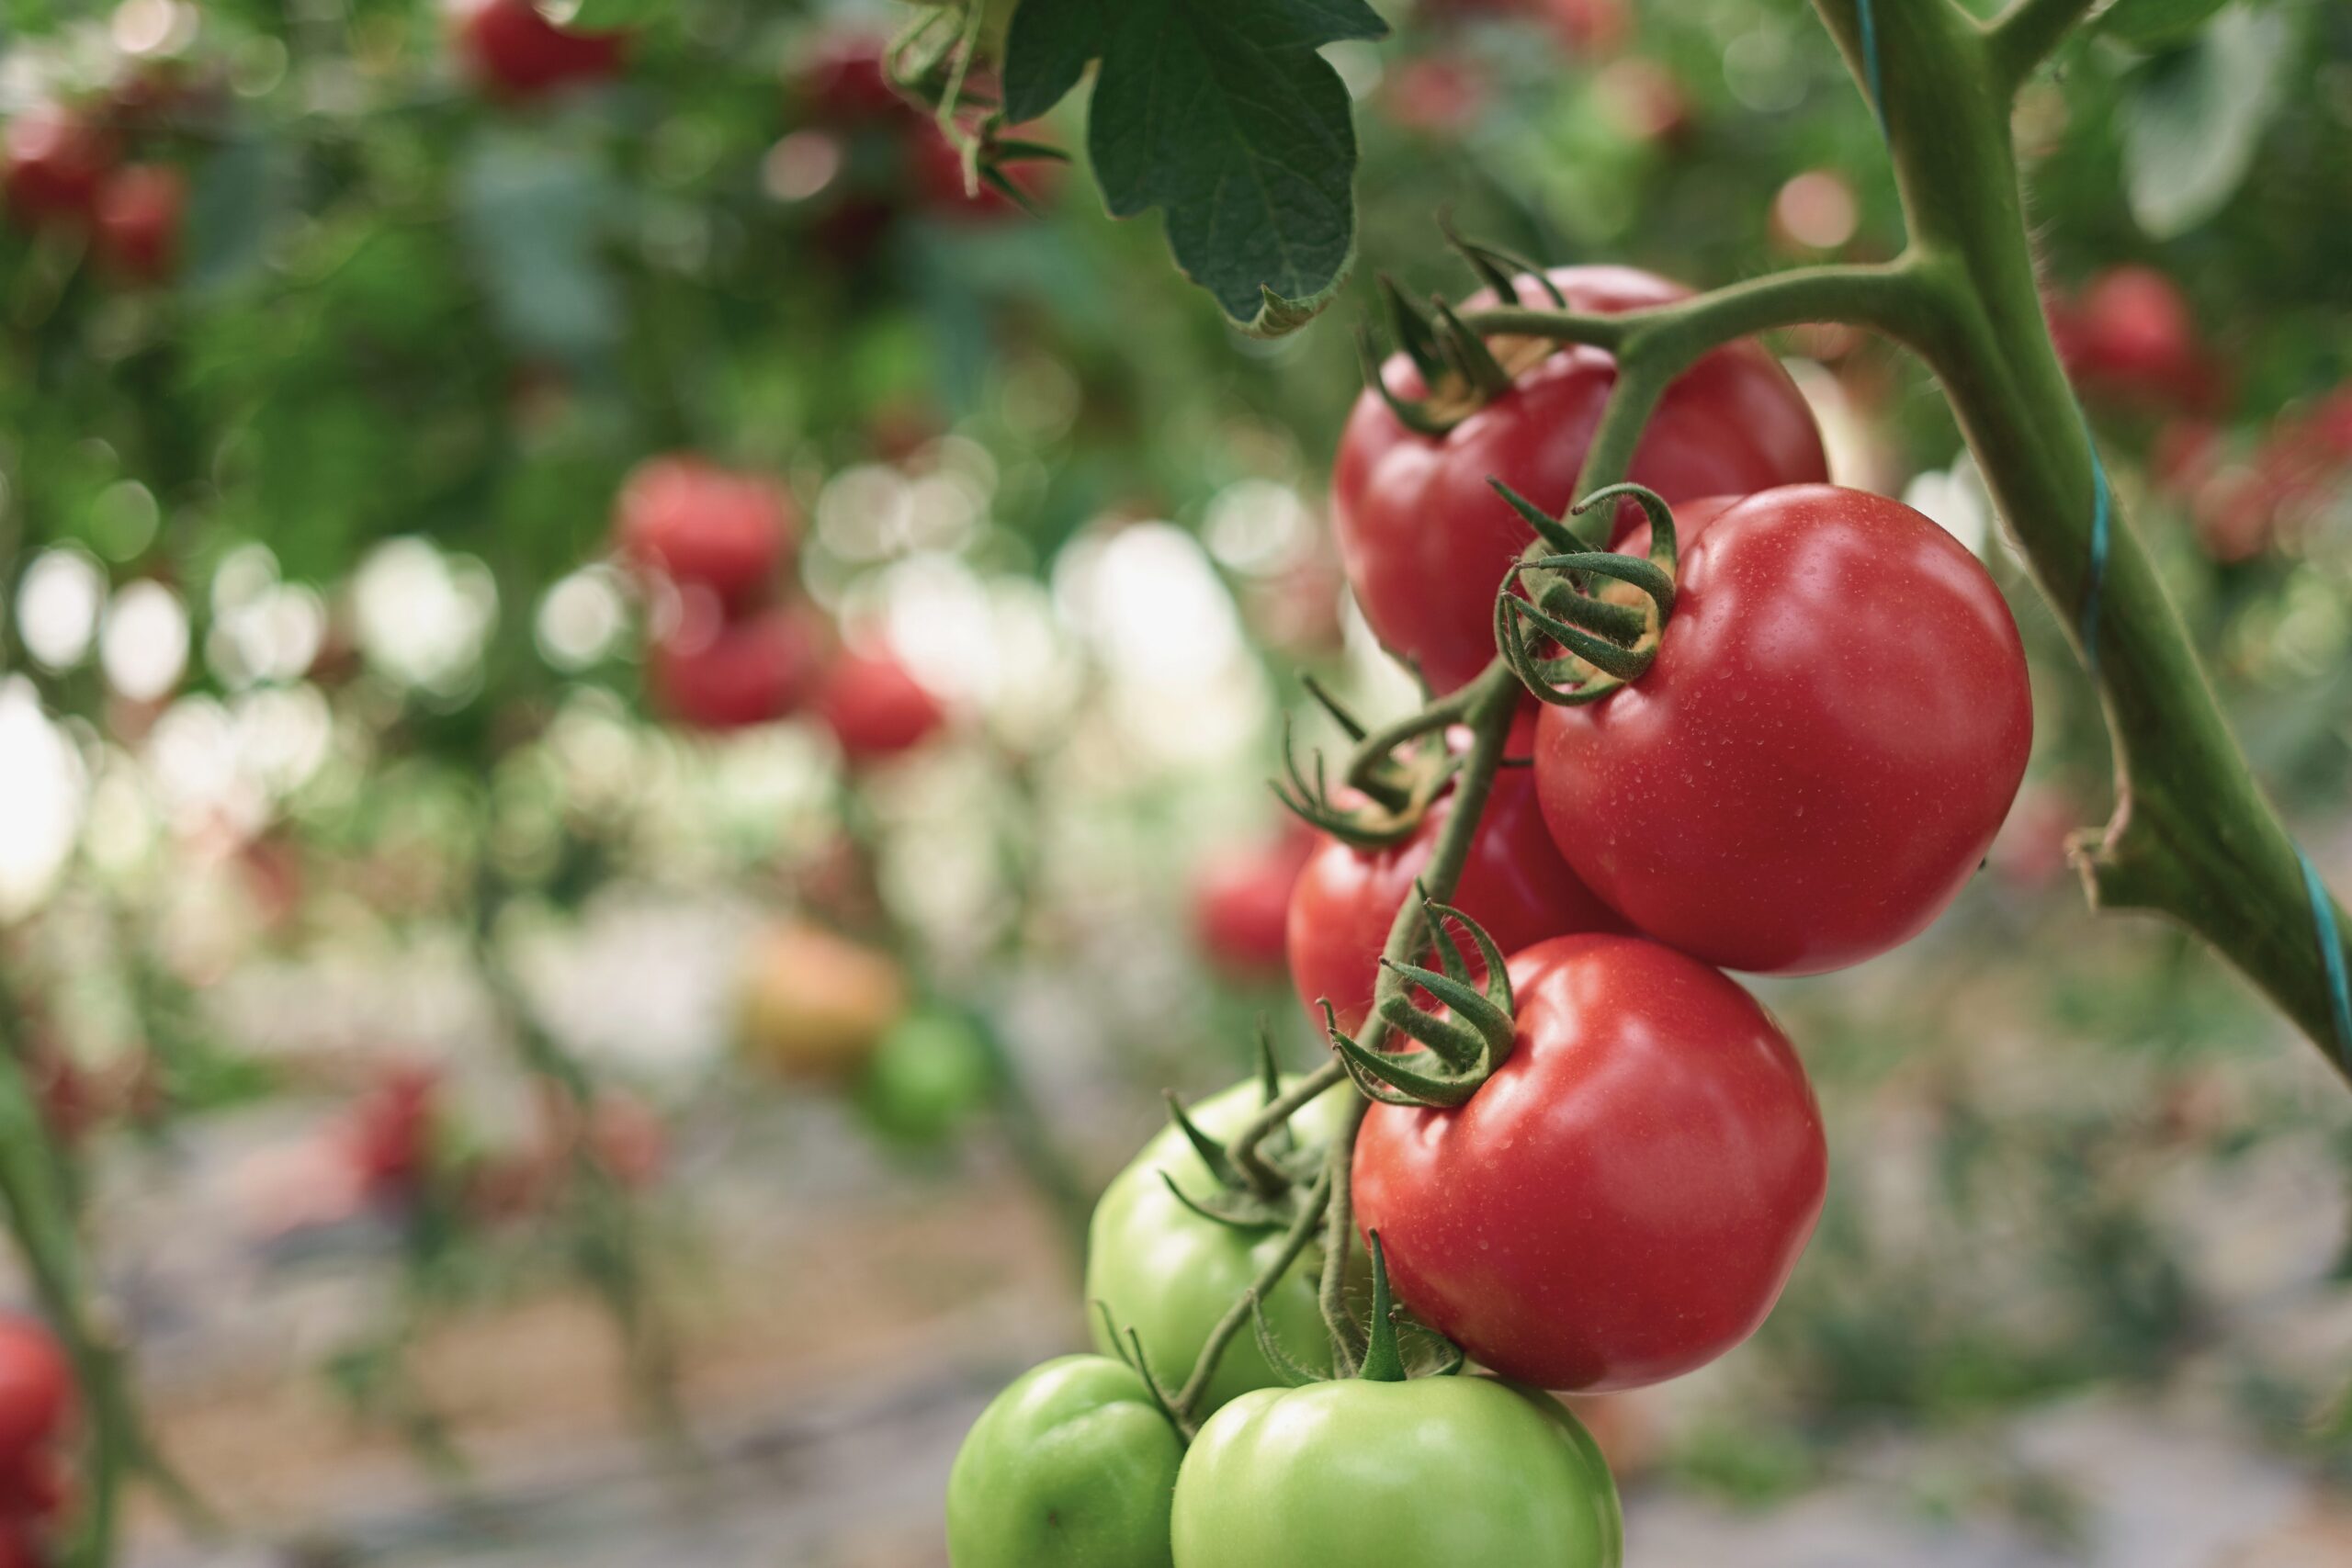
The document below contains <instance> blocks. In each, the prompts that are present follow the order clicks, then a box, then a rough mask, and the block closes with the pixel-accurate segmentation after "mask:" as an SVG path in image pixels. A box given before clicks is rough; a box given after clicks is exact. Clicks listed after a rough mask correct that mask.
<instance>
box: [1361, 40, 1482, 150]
mask: <svg viewBox="0 0 2352 1568" xmlns="http://www.w3.org/2000/svg"><path fill="white" fill-rule="evenodd" d="M1487 93H1488V88H1487V78H1486V75H1485V73H1483V72H1481V71H1480V70H1479V69H1478V67H1477V65H1476V63H1475V62H1472V61H1469V60H1465V59H1457V58H1454V57H1453V56H1450V55H1443V54H1430V55H1424V56H1422V57H1421V58H1419V59H1418V60H1406V61H1400V62H1398V63H1397V66H1396V67H1395V69H1393V70H1391V71H1390V72H1389V73H1388V77H1387V80H1386V81H1385V83H1383V84H1382V86H1381V94H1380V96H1381V101H1382V102H1383V103H1385V105H1386V106H1387V107H1388V118H1391V119H1393V120H1395V121H1396V122H1397V124H1398V125H1401V126H1403V127H1405V128H1406V129H1407V130H1419V131H1427V132H1430V133H1432V134H1452V133H1454V132H1457V131H1460V130H1464V129H1466V128H1467V127H1468V126H1469V125H1470V124H1471V123H1472V122H1474V121H1475V120H1476V119H1477V118H1478V112H1479V110H1481V109H1482V108H1484V107H1486V103H1487Z"/></svg>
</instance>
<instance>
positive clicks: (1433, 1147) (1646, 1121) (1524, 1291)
mask: <svg viewBox="0 0 2352 1568" xmlns="http://www.w3.org/2000/svg"><path fill="white" fill-rule="evenodd" d="M1510 977H1511V987H1512V991H1513V998H1514V1001H1515V1003H1516V1010H1517V1015H1518V1023H1519V1027H1518V1031H1517V1035H1516V1039H1515V1042H1514V1043H1513V1044H1512V1047H1511V1051H1510V1055H1508V1056H1506V1057H1505V1058H1504V1059H1503V1062H1502V1065H1501V1066H1499V1067H1498V1068H1497V1069H1496V1071H1495V1074H1494V1076H1493V1077H1490V1078H1488V1079H1487V1081H1486V1083H1485V1084H1483V1085H1481V1086H1480V1088H1479V1089H1478V1091H1477V1092H1476V1094H1474V1095H1473V1096H1471V1098H1470V1100H1468V1102H1467V1103H1465V1104H1464V1105H1462V1106H1460V1107H1458V1108H1456V1109H1453V1110H1430V1109H1426V1108H1422V1107H1418V1106H1392V1105H1374V1107H1373V1108H1372V1110H1371V1112H1370V1113H1369V1114H1368V1115H1367V1116H1366V1117H1365V1119H1364V1124H1363V1132H1362V1133H1361V1134H1360V1135H1359V1136H1358V1139H1357V1142H1356V1156H1355V1205H1356V1220H1357V1223H1358V1224H1359V1225H1361V1226H1362V1227H1363V1229H1364V1230H1365V1231H1366V1232H1367V1233H1369V1232H1371V1231H1378V1232H1379V1233H1380V1239H1381V1242H1382V1245H1383V1246H1384V1247H1385V1248H1386V1251H1387V1260H1388V1270H1389V1276H1390V1280H1391V1281H1392V1282H1393V1283H1394V1285H1395V1287H1396V1291H1397V1298H1398V1299H1399V1300H1401V1301H1402V1302H1404V1303H1405V1304H1406V1305H1408V1306H1409V1307H1411V1308H1412V1309H1413V1311H1414V1312H1415V1313H1416V1314H1419V1317H1420V1318H1421V1319H1422V1321H1424V1322H1426V1323H1428V1324H1429V1325H1430V1326H1432V1327H1434V1328H1436V1329H1437V1330H1438V1331H1439V1332H1440V1333H1442V1334H1444V1335H1445V1336H1447V1337H1449V1338H1451V1339H1453V1342H1454V1343H1455V1344H1457V1345H1459V1346H1461V1347H1462V1348H1463V1349H1464V1351H1465V1352H1467V1353H1468V1355H1469V1356H1470V1358H1471V1359H1473V1360H1475V1361H1477V1362H1478V1363H1480V1364H1481V1365H1483V1366H1486V1367H1488V1368H1491V1369H1492V1370H1493V1371H1497V1372H1498V1373H1500V1374H1502V1375H1503V1376H1505V1377H1509V1378H1513V1379H1517V1380H1518V1381H1520V1382H1529V1383H1534V1384H1537V1385H1539V1386H1541V1387H1544V1388H1552V1389H1578V1390H1585V1389H1611V1388H1632V1387H1635V1386H1638V1385H1640V1384H1643V1383H1650V1382H1658V1381H1660V1380H1662V1379H1665V1378H1670V1377H1676V1376H1679V1375H1680V1374H1681V1373H1683V1372H1687V1371H1691V1370H1692V1369H1693V1368H1695V1367H1699V1366H1702V1365H1704V1364H1705V1363H1706V1362H1708V1361H1711V1360H1713V1359H1714V1358H1716V1357H1717V1356H1720V1355H1722V1354H1723V1353H1724V1351H1726V1350H1728V1349H1730V1348H1732V1347H1733V1346H1735V1345H1737V1344H1738V1343H1739V1342H1740V1341H1741V1340H1743V1339H1745V1338H1747V1336H1748V1335H1750V1334H1751V1333H1753V1332H1755V1329H1756V1327H1757V1325H1758V1324H1760V1323H1762V1322H1763V1321H1764V1318H1765V1315H1766V1314H1768V1313H1769V1312H1770V1311H1771V1308H1772V1303H1773V1302H1774V1301H1776V1300H1777V1299H1778V1298H1779V1296H1780V1293H1781V1286H1782V1285H1783V1284H1784V1283H1786V1281H1787V1280H1788V1277H1789V1272H1790V1270H1791V1269H1793V1268H1795V1266H1796V1261H1797V1258H1798V1257H1799V1256H1800V1255H1801V1254H1802V1253H1803V1252H1804V1244H1805V1241H1806V1240H1807V1238H1808V1237H1810V1236H1811V1235H1812V1234H1813V1226H1814V1221H1815V1219H1816V1218H1817V1217H1818V1216H1819V1214H1820V1212H1821V1201H1822V1198H1823V1195H1824V1193H1825V1191H1826V1185H1827V1179H1828V1154H1827V1149H1826V1145H1825V1143H1824V1141H1823V1137H1822V1131H1821V1113H1820V1111H1818V1109H1817V1108H1816V1107H1815V1104H1814V1099H1813V1090H1812V1088H1811V1086H1810V1085H1808V1084H1807V1082H1806V1081H1805V1075H1804V1067H1803V1066H1801V1065H1800V1064H1799V1063H1798V1061H1797V1057H1796V1053H1795V1052H1794V1051H1792V1050H1791V1049H1790V1046H1789V1042H1788V1038H1787V1037H1786V1036H1785V1035H1783V1034H1782V1033H1781V1031H1780V1028H1779V1027H1778V1026H1777V1025H1776V1024H1775V1023H1774V1022H1773V1021H1772V1019H1771V1016H1770V1014H1768V1013H1767V1012H1765V1010H1763V1009H1762V1008H1761V1007H1759V1006H1758V1005H1757V1002H1756V999H1755V998H1753V997H1750V996H1749V995H1748V994H1747V992H1746V991H1744V990H1742V989H1741V988H1740V987H1738V986H1737V985H1736V984H1734V983H1733V982H1732V981H1731V980H1729V979H1727V978H1725V977H1724V976H1723V975H1721V974H1720V973H1718V972H1717V971H1715V970H1713V969H1710V968H1708V967H1707V966H1706V965H1705V964H1701V963H1700V962H1699V961H1698V960H1696V959H1693V958H1687V957H1685V956H1683V955H1682V954H1681V953H1676V952H1673V951H1672V950H1670V949H1668V948H1665V947H1661V946H1659V945H1658V944H1657V943H1656V942H1645V941H1642V940H1641V939H1639V938H1637V937H1623V936H1566V937H1558V938H1555V939H1554V940H1552V941H1550V942H1539V943H1538V944H1537V945H1535V946H1533V947H1531V948H1528V949H1526V950H1524V951H1523V952H1521V953H1516V954H1514V955H1512V957H1511V959H1510Z"/></svg>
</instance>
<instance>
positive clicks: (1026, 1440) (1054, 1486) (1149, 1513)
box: [947, 1356, 1184, 1568]
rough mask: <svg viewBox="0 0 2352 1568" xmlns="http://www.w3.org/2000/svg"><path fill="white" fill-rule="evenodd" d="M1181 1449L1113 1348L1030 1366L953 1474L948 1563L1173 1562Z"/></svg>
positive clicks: (1152, 1566)
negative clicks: (1171, 1529)
mask: <svg viewBox="0 0 2352 1568" xmlns="http://www.w3.org/2000/svg"><path fill="white" fill-rule="evenodd" d="M1183 1457H1184V1446H1183V1443H1182V1439H1181V1438H1178V1437H1177V1435H1176V1428H1175V1427H1172V1426H1170V1424H1169V1422H1168V1418H1167V1417H1166V1416H1163V1415H1161V1414H1160V1412H1159V1407H1158V1406H1157V1405H1156V1404H1154V1403H1153V1402H1152V1398H1151V1393H1150V1391H1149V1390H1148V1389H1147V1388H1146V1387H1145V1386H1144V1382H1143V1379H1142V1378H1141V1377H1139V1376H1137V1375H1136V1372H1135V1371H1132V1370H1131V1369H1129V1368H1128V1367H1126V1366H1125V1365H1123V1364H1122V1363H1120V1362H1118V1361H1114V1360H1113V1359H1111V1358H1109V1357H1107V1356H1065V1357H1063V1358H1061V1359H1059V1360H1053V1361H1047V1362H1046V1364H1045V1365H1043V1366H1041V1367H1037V1368H1035V1369H1033V1370H1031V1371H1027V1372H1024V1373H1023V1374H1022V1376H1021V1377H1020V1378H1018V1379H1016V1380H1015V1381H1014V1382H1013V1383H1012V1386H1011V1387H1010V1388H1007V1389H1006V1390H1005V1391H1004V1392H1003V1393H1001V1394H998V1395H997V1396H996V1398H995V1399H994V1400H993V1401H992V1402H990V1404H989V1407H988V1408H987V1409H986V1410H984V1411H982V1412H981V1413H980V1418H979V1420H978V1421H977V1422H975V1423H973V1426H972V1430H971V1432H970V1434H969V1435H968V1436H967V1437H966V1438H965V1439H964V1446H963V1448H962V1449H960V1450H957V1452H956V1466H955V1468H954V1469H953V1470H952V1471H950V1472H948V1477H947V1560H948V1562H949V1563H950V1564H951V1568H1169V1562H1170V1554H1169V1544H1168V1508H1169V1504H1170V1499H1171V1498H1172V1497H1173V1496H1174V1495H1175V1490H1176V1475H1177V1468H1178V1466H1179V1465H1180V1464H1181V1463H1182V1460H1183Z"/></svg>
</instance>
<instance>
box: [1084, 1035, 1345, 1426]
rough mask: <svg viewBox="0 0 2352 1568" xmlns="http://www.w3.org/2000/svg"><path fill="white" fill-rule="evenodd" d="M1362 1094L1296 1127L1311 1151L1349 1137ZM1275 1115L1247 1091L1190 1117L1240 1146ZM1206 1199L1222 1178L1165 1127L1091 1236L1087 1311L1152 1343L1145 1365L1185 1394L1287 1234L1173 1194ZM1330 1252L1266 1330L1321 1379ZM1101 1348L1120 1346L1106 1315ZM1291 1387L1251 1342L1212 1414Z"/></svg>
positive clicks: (1313, 1264)
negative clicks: (1226, 1219) (1245, 1227)
mask: <svg viewBox="0 0 2352 1568" xmlns="http://www.w3.org/2000/svg"><path fill="white" fill-rule="evenodd" d="M1352 1092H1353V1091H1352V1090H1351V1089H1346V1088H1344V1087H1342V1088H1340V1089H1333V1090H1332V1091H1331V1092H1329V1094H1326V1095H1324V1096H1322V1097H1321V1098H1320V1099H1318V1100H1315V1101H1313V1102H1312V1103H1311V1104H1309V1105H1308V1106H1307V1107H1306V1109H1305V1110H1304V1111H1300V1112H1299V1113H1298V1114H1297V1115H1295V1116H1294V1117H1293V1118H1292V1119H1291V1126H1292V1127H1293V1128H1294V1129H1295V1131H1296V1132H1297V1134H1298V1135H1299V1136H1300V1137H1301V1138H1302V1139H1303V1140H1305V1141H1306V1142H1309V1143H1313V1142H1317V1141H1321V1142H1328V1141H1329V1139H1330V1138H1331V1136H1332V1135H1333V1134H1334V1133H1336V1132H1337V1131H1338V1128H1339V1123H1340V1118H1341V1116H1342V1115H1344V1114H1345V1112H1346V1110H1347V1097H1348V1096H1349V1095H1350V1094H1351V1093H1352ZM1265 1103H1266V1101H1265V1096H1264V1094H1263V1092H1262V1089H1261V1086H1260V1085H1259V1084H1257V1083H1256V1082H1254V1081H1252V1082H1250V1083H1245V1084H1238V1085H1236V1086H1235V1087H1234V1088H1232V1089H1227V1090H1226V1091H1225V1092H1224V1093H1222V1094H1219V1095H1216V1096H1214V1097H1212V1098H1210V1099H1208V1100H1204V1101H1202V1102H1201V1103H1200V1104H1198V1105H1195V1106H1193V1107H1192V1108H1191V1109H1190V1114H1191V1116H1192V1119H1193V1125H1194V1126H1196V1127H1198V1128H1200V1129H1201V1130H1202V1131H1203V1132H1204V1133H1206V1134H1208V1135H1209V1136H1210V1137H1212V1138H1230V1137H1232V1136H1233V1135H1234V1134H1236V1133H1238V1132H1239V1131H1240V1130H1241V1128H1242V1127H1243V1125H1244V1124H1245V1123H1247V1122H1249V1120H1250V1118H1251V1117H1252V1116H1254V1115H1255V1114H1257V1112H1258V1111H1259V1110H1260V1108H1261V1107H1262V1106H1263V1105H1264V1104H1265ZM1170 1182H1173V1183H1175V1184H1176V1186H1178V1187H1181V1188H1182V1189H1183V1190H1184V1191H1185V1192H1186V1193H1187V1194H1188V1195H1192V1196H1194V1197H1206V1196H1208V1195H1209V1194H1210V1193H1211V1192H1212V1191H1213V1190H1214V1182H1213V1178H1212V1177H1211V1176H1210V1174H1209V1169H1208V1167H1207V1166H1206V1165H1205V1164H1204V1163H1203V1161H1202V1159H1201V1156H1200V1154H1199V1152H1198V1151H1197V1150H1195V1149H1194V1148H1193V1145H1191V1143H1189V1142H1188V1141H1186V1139H1185V1137H1184V1134H1183V1133H1182V1131H1181V1130H1179V1129H1178V1128H1175V1127H1172V1126H1171V1127H1163V1128H1162V1129H1160V1131H1159V1134H1158V1135H1157V1136H1156V1137H1154V1138H1153V1139H1152V1140H1151V1142H1149V1143H1148V1144H1146V1145H1144V1146H1143V1151H1142V1152H1141V1153H1140V1154H1138V1155H1136V1157H1135V1159H1134V1160H1133V1161H1132V1162H1130V1163H1129V1165H1128V1166H1127V1168H1125V1170H1123V1171H1121V1172H1119V1174H1118V1175H1117V1176H1115V1177H1114V1178H1113V1179H1112V1180H1111V1185H1110V1186H1108V1187H1106V1188H1104V1189H1103V1196H1102V1198H1101V1199H1100V1200H1099V1201H1096V1203H1095V1205H1094V1217H1093V1219H1092V1220H1091V1222H1090V1224H1088V1226H1087V1232H1086V1244H1087V1245H1086V1300H1087V1301H1089V1302H1091V1303H1092V1302H1099V1303H1102V1304H1103V1306H1104V1307H1107V1308H1108V1309H1109V1310H1110V1314H1111V1318H1112V1320H1113V1321H1114V1322H1115V1323H1116V1324H1117V1325H1119V1328H1120V1330H1121V1332H1123V1333H1124V1332H1125V1331H1127V1330H1130V1329H1132V1330H1133V1331H1134V1332H1135V1334H1136V1337H1137V1338H1139V1339H1140V1340H1142V1342H1143V1351H1144V1359H1145V1360H1146V1361H1147V1362H1148V1364H1149V1365H1150V1367H1151V1368H1152V1370H1153V1371H1154V1372H1156V1373H1157V1374H1158V1375H1159V1376H1160V1377H1162V1378H1165V1379H1169V1380H1170V1381H1172V1382H1177V1383H1182V1382H1183V1381H1184V1379H1185V1378H1186V1377H1188V1376H1190V1375H1191V1373H1192V1370H1193V1361H1194V1360H1195V1359H1197V1358H1198V1357H1199V1355H1200V1353H1201V1347H1202V1346H1203V1345H1204V1344H1206V1343H1207V1342H1208V1337H1209V1331H1210V1330H1211V1329H1213V1328H1215V1327H1216V1322H1217V1319H1219V1318H1221V1317H1223V1316H1224V1315H1225V1314H1226V1311H1227V1308H1229V1307H1231V1306H1232V1305H1233V1303H1234V1302H1235V1301H1236V1300H1237V1299H1238V1298H1239V1296H1240V1294H1241V1292H1244V1291H1246V1290H1248V1289H1249V1288H1250V1283H1251V1281H1252V1280H1255V1279H1256V1278H1257V1277H1258V1274H1259V1272H1260V1270H1261V1269H1264V1268H1265V1267H1266V1265H1267V1264H1269V1263H1270V1262H1272V1259H1273V1258H1274V1257H1275V1255H1276V1254H1278V1253H1279V1252H1280V1251H1281V1250H1282V1245H1283V1237H1282V1235H1281V1233H1280V1232H1279V1231H1278V1230H1273V1229H1268V1230H1263V1231H1242V1230H1237V1229H1235V1228H1234V1227H1233V1226H1231V1225H1227V1224H1220V1223H1219V1222H1217V1221H1216V1220H1212V1219H1208V1218H1205V1217H1204V1216H1203V1215H1200V1214H1197V1213H1193V1211H1192V1210H1191V1209H1189V1208H1187V1207H1185V1205H1184V1204H1183V1203H1182V1201H1180V1200H1179V1199H1178V1198H1177V1196H1176V1194H1175V1193H1174V1192H1172V1191H1170V1190H1169V1183H1170ZM1322 1257H1323V1254H1322V1249H1321V1247H1319V1246H1317V1245H1316V1244H1314V1243H1309V1244H1308V1246H1307V1248H1306V1251H1305V1252H1304V1253H1303V1254H1301V1256H1300V1258H1299V1260H1298V1262H1297V1263H1296V1264H1295V1265H1293V1266H1292V1268H1291V1270H1290V1272H1288V1273H1287V1274H1284V1275H1283V1278H1282V1281H1281V1282H1280V1283H1279V1284H1277V1285H1276V1286H1275V1287H1274V1289H1273V1290H1272V1292H1268V1294H1267V1295H1266V1298H1265V1313H1266V1321H1267V1322H1268V1323H1269V1324H1270V1325H1272V1327H1273V1330H1274V1335H1275V1338H1276V1339H1277V1341H1278V1342H1279V1343H1280V1344H1281V1345H1282V1346H1283V1348H1284V1349H1286V1350H1288V1351H1289V1352H1290V1353H1291V1355H1293V1356H1294V1357H1295V1358H1297V1359H1299V1360H1301V1361H1304V1362H1306V1364H1307V1365H1308V1366H1310V1367H1312V1368H1315V1369H1317V1370H1318V1371H1328V1370H1329V1366H1330V1364H1331V1361H1330V1341H1329V1331H1328V1330H1327V1329H1326V1328H1325V1327H1324V1324H1323V1309H1322V1306H1321V1304H1320V1303H1319V1302H1318V1301H1317V1294H1316V1292H1317V1287H1318V1285H1319V1283H1320V1280H1321V1277H1322V1269H1323V1262H1322ZM1088 1322H1089V1323H1090V1325H1091V1327H1092V1329H1093V1333H1094V1345H1095V1348H1097V1349H1099V1350H1101V1351H1103V1353H1104V1354H1105V1355H1108V1354H1110V1353H1112V1352H1113V1351H1114V1349H1116V1348H1117V1347H1115V1346H1114V1345H1113V1344H1112V1343H1111V1342H1110V1340H1109V1337H1107V1336H1106V1335H1105V1333H1104V1332H1103V1321H1102V1314H1100V1313H1090V1314H1088ZM1280 1381H1281V1380H1280V1379H1279V1378H1277V1377H1276V1376H1275V1375H1274V1370H1273V1368H1272V1366H1270V1365H1268V1364H1267V1361H1266V1358H1265V1354H1264V1352H1263V1351H1261V1350H1260V1349H1259V1348H1258V1344H1257V1341H1256V1339H1255V1338H1254V1337H1252V1336H1250V1335H1249V1334H1243V1335H1241V1336H1240V1337H1238V1338H1236V1339H1235V1340H1234V1341H1233V1343H1232V1344H1231V1345H1230V1346H1228V1347H1227V1349H1226V1352H1225V1357H1224V1359H1222V1360H1220V1361H1219V1362H1218V1363H1217V1369H1216V1376H1214V1377H1213V1378H1211V1379H1210V1381H1209V1387H1208V1396H1207V1398H1206V1399H1205V1400H1204V1401H1203V1403H1202V1405H1201V1409H1202V1411H1203V1412H1204V1413H1205V1412H1207V1411H1211V1410H1215V1409H1216V1407H1217V1406H1219V1405H1221V1404H1225V1403H1226V1402H1227V1400H1229V1399H1233V1398H1235V1397H1237V1396H1238V1395H1240V1394H1243V1393H1248V1392H1249V1391H1250V1390H1251V1389H1253V1388H1270V1387H1272V1386H1273V1385H1274V1384H1275V1383H1276V1382H1280Z"/></svg>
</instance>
